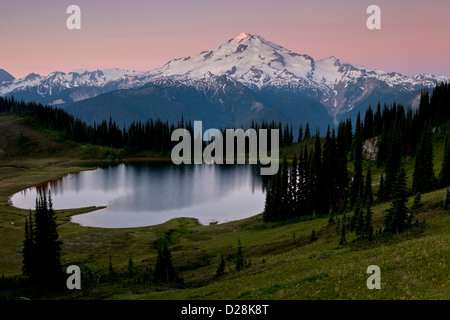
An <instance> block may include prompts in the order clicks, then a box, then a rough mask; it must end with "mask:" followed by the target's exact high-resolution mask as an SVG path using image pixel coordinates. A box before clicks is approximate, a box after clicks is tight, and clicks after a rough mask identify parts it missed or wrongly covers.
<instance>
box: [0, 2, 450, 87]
mask: <svg viewBox="0 0 450 320" xmlns="http://www.w3.org/2000/svg"><path fill="white" fill-rule="evenodd" d="M71 4H75V5H78V6H79V7H80V8H81V30H69V29H67V27H66V20H67V18H68V17H69V14H67V13H66V9H67V7H68V6H69V5H71ZM371 4H376V5H378V6H379V7H380V8H381V30H369V29H367V27H366V20H367V18H368V17H369V14H367V13H366V9H367V7H368V6H369V5H371ZM241 32H246V33H252V34H257V35H260V36H262V37H263V38H265V39H267V40H269V41H272V42H275V43H277V44H279V45H281V46H283V47H285V48H287V49H289V50H291V51H293V52H297V53H302V54H308V55H310V56H312V57H313V58H314V59H316V60H318V59H323V58H326V57H329V56H335V57H336V58H339V59H341V60H343V61H346V62H350V63H353V64H358V65H363V66H366V67H369V68H372V69H382V70H385V71H388V72H390V71H396V72H400V73H403V74H405V75H414V74H418V73H433V74H442V75H450V40H449V35H450V1H449V0H429V1H423V0H422V1H418V0H409V1H405V0H396V1H385V0H371V1H365V0H349V1H346V0H344V1H335V0H333V1H331V0H314V1H299V0H277V1H267V0H258V1H256V0H248V1H246V0H240V1H236V0H227V1H215V0H160V1H148V0H127V1H123V0H121V1H118V0H110V1H98V0H91V1H86V0H70V1H67V0H41V1H31V0H17V1H11V0H8V1H1V2H0V39H1V43H2V44H1V46H0V69H4V70H6V71H8V72H9V73H11V74H12V75H13V76H14V77H16V78H19V77H23V76H26V75H27V74H29V73H31V72H34V73H39V74H41V75H47V74H49V73H50V72H53V71H63V72H68V71H71V70H76V69H89V70H95V69H104V68H123V69H128V70H139V71H146V70H151V69H154V68H158V67H161V66H163V65H164V64H165V63H166V62H168V61H169V60H171V59H174V58H180V57H186V56H194V55H196V54H198V53H200V52H201V51H204V50H214V49H216V48H217V47H218V46H220V45H221V44H222V43H223V42H225V41H227V40H229V39H231V38H233V37H235V36H236V35H237V34H239V33H241Z"/></svg>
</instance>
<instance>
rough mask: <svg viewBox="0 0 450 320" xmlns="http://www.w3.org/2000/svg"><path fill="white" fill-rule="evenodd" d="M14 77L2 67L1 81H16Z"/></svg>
mask: <svg viewBox="0 0 450 320" xmlns="http://www.w3.org/2000/svg"><path fill="white" fill-rule="evenodd" d="M14 79H15V78H14V77H13V76H12V75H11V74H9V73H8V72H7V71H6V70H3V69H0V83H2V82H9V81H14Z"/></svg>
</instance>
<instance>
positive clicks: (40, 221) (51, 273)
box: [22, 193, 62, 287]
mask: <svg viewBox="0 0 450 320" xmlns="http://www.w3.org/2000/svg"><path fill="white" fill-rule="evenodd" d="M61 245H62V242H61V241H60V240H59V235H58V232H57V229H56V221H55V211H54V210H53V205H52V198H51V195H50V193H49V194H48V197H47V195H46V194H45V193H40V194H39V195H38V197H37V199H36V210H35V214H34V219H33V217H32V214H31V212H30V215H29V217H28V218H26V220H25V240H24V243H23V249H22V256H23V266H22V271H23V274H24V275H25V276H26V277H27V278H28V279H29V280H30V281H31V282H32V283H36V284H42V285H47V286H55V287H56V286H60V285H61V284H62V269H61V262H60V256H61Z"/></svg>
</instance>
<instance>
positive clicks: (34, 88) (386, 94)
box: [0, 33, 450, 128]
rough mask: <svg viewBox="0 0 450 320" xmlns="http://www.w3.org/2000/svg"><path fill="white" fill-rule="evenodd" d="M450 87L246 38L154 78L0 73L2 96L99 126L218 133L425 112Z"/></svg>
mask: <svg viewBox="0 0 450 320" xmlns="http://www.w3.org/2000/svg"><path fill="white" fill-rule="evenodd" d="M449 80H450V77H445V76H435V75H431V74H420V75H416V76H413V77H407V76H404V75H401V74H399V73H395V72H391V73H386V72H384V71H381V70H371V69H368V68H365V67H362V66H357V65H353V64H350V63H345V62H342V61H340V60H339V59H336V58H334V57H330V58H327V59H323V60H317V61H316V60H314V59H313V58H312V57H310V56H308V55H305V54H298V53H295V52H291V51H289V50H288V49H285V48H283V47H281V46H279V45H277V44H275V43H272V42H270V41H267V40H265V39H264V38H262V37H260V36H258V35H252V34H246V33H241V34H239V35H238V36H236V37H235V38H233V39H230V40H228V41H227V42H225V43H224V44H222V45H221V46H220V47H219V48H217V49H216V50H214V51H203V52H201V53H200V54H198V55H196V56H194V57H186V58H181V59H175V60H171V61H169V62H168V63H167V64H165V65H164V66H163V67H161V68H159V69H155V70H151V71H146V72H137V71H129V70H121V69H105V70H96V71H87V70H77V71H73V72H69V73H63V72H53V73H51V74H49V75H48V76H45V77H44V76H40V75H37V74H33V73H32V74H29V75H28V76H26V77H24V78H21V79H14V77H12V76H11V75H10V74H9V73H8V72H6V71H4V70H2V69H0V95H2V96H14V97H15V98H18V99H23V100H26V101H30V100H33V101H36V102H40V103H43V104H49V105H57V106H59V107H62V108H64V109H66V110H67V111H68V112H70V113H72V114H74V115H75V116H77V117H79V118H81V119H83V120H85V121H87V122H89V123H93V122H94V121H96V122H100V121H101V120H103V119H109V118H110V117H112V119H114V120H115V121H117V122H118V123H119V124H120V125H127V124H129V123H130V122H131V121H133V120H146V119H148V118H149V117H152V118H157V117H159V118H161V119H163V120H166V119H167V120H169V121H177V120H179V119H180V117H181V114H182V113H183V115H184V117H185V119H192V120H202V121H204V123H205V125H207V126H211V127H213V126H214V127H222V126H230V125H241V124H242V125H248V124H249V122H250V121H251V120H256V121H261V120H275V121H282V122H290V123H292V124H294V125H298V124H300V123H304V124H305V123H306V122H309V123H310V125H311V126H312V127H315V126H320V127H322V128H323V127H324V126H326V125H327V124H329V123H332V122H335V123H336V121H337V120H339V119H341V118H346V117H348V116H349V115H353V116H354V115H355V114H356V112H358V111H360V110H365V109H366V108H367V107H368V106H369V105H372V106H376V104H377V103H378V102H381V103H392V102H394V101H396V102H397V103H402V104H404V105H405V106H412V107H416V106H417V105H418V100H419V96H420V92H421V90H423V89H426V88H431V87H433V86H434V85H436V84H437V83H438V82H442V81H449Z"/></svg>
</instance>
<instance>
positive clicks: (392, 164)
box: [383, 130, 402, 200]
mask: <svg viewBox="0 0 450 320" xmlns="http://www.w3.org/2000/svg"><path fill="white" fill-rule="evenodd" d="M400 140H401V139H400V134H399V131H397V130H393V131H392V132H391V133H390V134H389V140H388V148H387V149H388V151H387V155H386V170H385V172H386V176H385V180H384V186H383V195H384V200H391V199H392V197H391V196H392V195H393V192H392V191H393V190H392V188H393V184H395V181H396V178H397V173H398V170H399V167H400V164H401V160H402V152H401V150H402V148H401V141H400Z"/></svg>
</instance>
